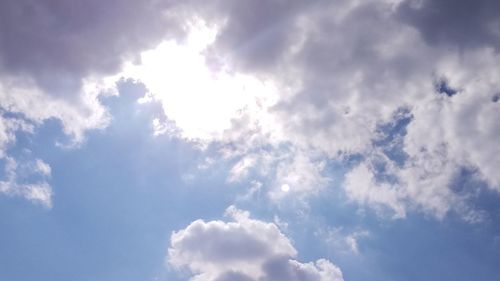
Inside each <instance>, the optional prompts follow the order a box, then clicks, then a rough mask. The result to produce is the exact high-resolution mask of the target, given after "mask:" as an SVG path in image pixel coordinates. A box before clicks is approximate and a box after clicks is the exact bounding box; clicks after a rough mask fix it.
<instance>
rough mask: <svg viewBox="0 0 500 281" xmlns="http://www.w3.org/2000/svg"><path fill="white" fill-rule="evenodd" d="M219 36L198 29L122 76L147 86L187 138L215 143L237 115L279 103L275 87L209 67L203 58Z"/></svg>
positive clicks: (152, 53) (153, 52)
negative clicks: (204, 53) (182, 40)
mask: <svg viewBox="0 0 500 281" xmlns="http://www.w3.org/2000/svg"><path fill="white" fill-rule="evenodd" d="M215 35H216V32H215V31H214V30H210V29H208V28H198V29H194V30H193V31H192V32H191V33H190V35H189V36H188V38H187V40H186V41H185V42H183V43H178V42H174V41H166V42H163V43H162V44H160V45H159V46H158V47H157V48H155V49H153V50H150V51H147V52H144V53H142V54H141V62H140V64H132V63H129V64H128V65H127V66H126V67H125V70H124V72H123V73H122V74H121V76H124V77H130V78H133V79H137V80H139V81H141V82H142V83H144V84H145V86H146V87H147V88H148V90H149V91H150V93H151V95H152V96H153V97H154V98H156V99H158V100H160V101H161V102H162V104H163V108H164V110H165V113H166V115H167V117H168V118H169V119H170V120H173V121H174V122H175V124H176V126H177V127H178V128H179V129H180V130H181V132H182V135H183V137H186V138H190V139H213V138H217V137H218V136H220V135H221V134H222V133H223V131H224V130H226V129H228V128H230V126H231V119H232V118H234V117H237V116H238V114H242V112H248V113H251V114H252V115H253V116H258V115H261V114H260V113H262V112H261V111H263V110H265V109H266V108H267V107H269V106H270V105H272V104H273V103H274V102H275V98H274V97H275V96H276V95H275V92H274V91H275V90H274V89H275V88H274V87H273V86H272V85H271V83H269V82H262V81H260V80H258V79H257V78H255V77H251V76H248V75H242V74H234V73H229V72H228V71H226V70H224V69H222V70H218V71H214V70H211V69H210V68H209V67H208V66H207V64H206V60H205V56H204V55H203V52H204V50H205V49H206V48H207V46H209V45H210V44H211V43H212V42H213V40H214V38H215ZM258 111H259V112H258Z"/></svg>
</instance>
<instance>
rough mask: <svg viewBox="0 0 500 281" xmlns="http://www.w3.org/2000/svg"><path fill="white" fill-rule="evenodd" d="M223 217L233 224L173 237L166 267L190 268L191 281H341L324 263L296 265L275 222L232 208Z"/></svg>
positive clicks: (213, 224) (201, 224) (197, 225)
mask: <svg viewBox="0 0 500 281" xmlns="http://www.w3.org/2000/svg"><path fill="white" fill-rule="evenodd" d="M227 213H228V214H229V215H230V216H231V217H232V219H233V221H230V222H223V221H209V222H205V221H202V220H197V221H194V222H192V223H191V224H190V225H189V226H188V227H186V228H185V229H182V230H179V231H177V232H174V233H173V234H172V237H171V247H170V248H169V250H168V252H169V263H170V264H171V265H172V266H174V267H176V268H181V267H186V268H188V269H189V270H190V271H191V272H192V273H193V277H192V278H191V279H190V280H193V281H195V280H196V281H197V280H200V281H201V280H204V281H230V280H231V281H235V280H239V281H240V280H241V281H257V280H258V281H273V280H290V281H313V280H314V281H341V280H343V277H342V272H341V271H340V269H339V268H338V267H337V266H335V265H334V264H332V263H331V262H330V261H328V260H324V259H320V260H317V261H316V262H314V263H312V262H311V263H301V262H299V261H297V260H295V259H294V258H295V257H296V256H297V252H296V250H295V249H294V247H293V246H292V244H291V242H290V240H289V239H288V238H286V237H285V236H284V235H283V234H282V233H281V232H280V230H279V229H278V227H277V226H276V225H275V224H274V223H266V222H263V221H259V220H255V219H251V218H250V217H249V213H248V212H244V211H241V210H238V209H236V208H234V207H230V208H228V210H227Z"/></svg>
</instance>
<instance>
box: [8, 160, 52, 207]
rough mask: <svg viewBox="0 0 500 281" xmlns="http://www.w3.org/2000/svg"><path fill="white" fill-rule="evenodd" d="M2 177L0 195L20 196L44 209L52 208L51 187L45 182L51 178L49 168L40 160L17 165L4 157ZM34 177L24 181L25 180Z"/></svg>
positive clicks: (14, 161)
mask: <svg viewBox="0 0 500 281" xmlns="http://www.w3.org/2000/svg"><path fill="white" fill-rule="evenodd" d="M3 160H4V161H5V168H4V176H5V180H2V181H0V193H3V194H6V195H8V196H21V197H24V198H26V199H27V200H30V201H32V202H34V203H37V204H41V205H42V206H44V207H47V208H51V207H52V187H51V186H50V185H49V183H48V182H47V179H48V178H49V177H50V176H51V172H50V166H49V165H48V164H47V163H45V162H43V161H42V160H40V159H36V160H35V161H33V162H27V163H18V162H17V161H16V160H15V159H14V158H11V157H5V158H4V159H3ZM28 177H30V178H32V177H35V179H34V180H31V181H26V178H28Z"/></svg>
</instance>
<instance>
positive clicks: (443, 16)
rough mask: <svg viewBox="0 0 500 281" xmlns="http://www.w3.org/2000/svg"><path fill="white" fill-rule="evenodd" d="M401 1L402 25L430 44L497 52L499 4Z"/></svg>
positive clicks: (490, 0) (466, 0) (487, 0)
mask: <svg viewBox="0 0 500 281" xmlns="http://www.w3.org/2000/svg"><path fill="white" fill-rule="evenodd" d="M419 2H420V3H417V1H413V0H408V1H404V2H403V3H402V4H401V5H400V6H399V8H398V14H399V17H400V18H401V19H402V21H404V22H406V23H409V24H411V25H413V26H415V28H417V29H418V30H419V31H420V33H421V34H422V36H423V38H424V39H425V40H426V41H427V42H429V43H431V44H447V45H452V46H458V47H460V48H471V47H482V46H490V47H493V48H495V49H496V50H499V48H500V17H499V16H498V13H499V11H500V1H497V0H424V1H419Z"/></svg>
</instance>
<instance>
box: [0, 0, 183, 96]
mask: <svg viewBox="0 0 500 281" xmlns="http://www.w3.org/2000/svg"><path fill="white" fill-rule="evenodd" d="M169 6H170V4H169V3H168V2H167V1H156V0H145V1H123V0H110V1H98V0H90V1H64V0H48V1H36V0H5V1H1V2H0V76H8V77H12V76H14V77H23V78H29V79H33V80H34V81H35V82H36V84H37V85H38V86H39V87H40V88H42V89H43V90H45V92H47V93H50V94H56V95H63V94H66V95H68V94H74V93H76V92H78V89H79V87H80V86H81V81H82V78H85V77H86V76H89V75H103V74H114V72H116V71H118V68H119V66H120V64H121V63H122V62H123V61H124V60H125V59H128V60H130V59H133V58H134V57H136V56H137V55H138V52H139V51H141V50H144V49H147V48H151V47H154V46H155V45H156V44H157V43H158V42H159V41H160V40H161V39H162V38H163V37H164V36H166V34H167V33H169V32H171V31H172V30H174V29H177V26H176V25H174V24H172V22H171V21H170V20H169V18H168V17H167V16H166V15H165V13H163V12H164V11H165V10H166V9H168V7H169Z"/></svg>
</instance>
